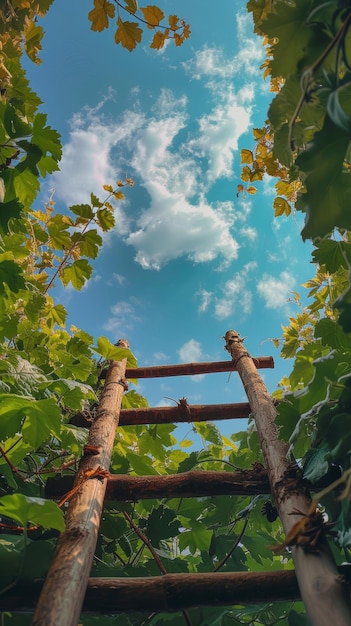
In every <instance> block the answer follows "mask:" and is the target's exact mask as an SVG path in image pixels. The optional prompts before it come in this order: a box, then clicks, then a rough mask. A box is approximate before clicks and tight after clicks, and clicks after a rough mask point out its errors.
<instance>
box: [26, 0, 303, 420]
mask: <svg viewBox="0 0 351 626" xmlns="http://www.w3.org/2000/svg"><path fill="white" fill-rule="evenodd" d="M157 4H158V5H159V6H160V7H161V8H163V9H164V11H165V13H166V14H167V13H177V15H178V16H180V17H183V18H184V19H185V20H186V21H187V22H189V23H190V27H191V31H192V34H191V37H190V39H189V40H187V41H186V42H185V44H184V45H183V46H182V47H181V48H175V46H174V45H173V44H172V42H171V43H170V44H169V45H168V46H167V47H166V48H165V49H164V50H163V51H161V52H156V51H154V50H150V49H149V48H148V37H149V33H148V32H146V33H145V35H144V42H143V43H142V44H141V45H139V47H138V48H137V49H136V50H135V51H134V52H133V53H130V52H128V51H126V50H124V49H122V48H121V47H120V46H116V44H115V43H114V39H113V32H112V30H111V29H110V30H109V31H104V32H103V33H93V32H91V31H90V29H89V22H88V19H87V14H88V12H89V10H90V9H91V8H92V6H90V3H89V2H86V0H84V1H83V0H76V1H75V2H74V3H72V2H71V1H69V0H60V2H58V1H56V2H54V4H53V7H52V8H51V9H50V11H49V14H48V15H47V17H46V18H45V19H44V21H43V26H44V29H45V31H46V36H45V38H44V44H43V48H44V50H43V53H42V55H41V57H42V59H43V63H42V65H41V66H39V67H34V66H33V65H29V64H27V67H28V74H29V78H30V80H31V83H32V87H33V89H35V91H37V93H38V94H39V96H40V97H41V99H42V100H43V102H44V105H43V107H42V110H43V111H45V112H46V113H47V114H48V119H49V123H50V124H51V126H53V127H54V128H56V129H57V130H58V131H59V132H60V133H61V136H62V141H63V146H64V152H63V154H64V156H63V160H62V163H61V171H60V172H59V173H55V174H54V175H53V176H52V178H51V179H50V180H48V181H47V183H45V185H44V188H43V193H42V195H41V197H40V198H39V200H38V201H37V204H38V206H39V205H40V203H41V202H43V201H44V200H45V199H47V198H48V196H49V194H50V190H51V189H53V188H54V189H55V194H54V199H55V200H56V202H57V207H58V209H59V210H64V207H65V206H69V205H70V204H77V203H80V202H86V201H89V197H90V192H94V193H95V194H96V195H98V196H99V197H100V198H101V199H103V198H104V197H105V192H104V191H103V190H102V185H103V184H105V183H106V184H112V185H113V184H114V183H115V181H116V180H117V179H121V178H122V179H123V178H125V176H130V177H131V178H133V179H134V181H135V185H134V187H133V188H130V189H128V190H127V191H126V199H125V200H123V201H122V202H121V203H119V204H118V206H117V208H116V211H117V225H116V228H115V230H114V231H113V232H112V233H108V235H107V236H106V237H105V239H106V245H105V248H104V251H103V253H102V254H101V256H100V257H99V258H98V259H97V261H96V262H95V263H94V273H93V277H92V280H91V281H90V283H89V285H88V286H87V287H86V288H85V289H83V291H82V292H79V293H76V292H74V291H73V290H71V289H67V290H65V292H62V291H61V290H60V289H58V290H57V292H56V294H57V297H58V298H60V300H61V301H63V303H64V304H65V305H66V307H67V309H68V311H69V324H70V323H74V324H75V325H76V326H78V327H81V328H83V329H84V330H86V331H88V332H90V333H91V334H92V335H93V336H94V337H98V336H99V335H105V336H107V337H109V339H111V341H113V342H114V341H116V340H117V339H118V338H120V337H126V338H128V340H129V341H130V343H131V347H132V350H133V352H134V353H135V354H136V356H137V358H138V361H139V364H140V365H154V364H157V363H159V364H169V363H179V362H188V361H214V360H225V359H226V358H227V356H228V355H227V353H225V352H224V350H223V345H224V342H223V339H222V337H223V335H224V334H225V332H226V331H227V330H228V329H229V328H235V329H236V330H238V331H239V332H240V334H241V335H242V336H247V337H248V338H247V340H246V342H245V345H246V347H247V349H248V350H249V351H250V352H251V354H252V355H253V356H260V355H272V356H274V359H275V363H276V367H275V369H274V370H261V374H262V375H263V376H264V379H265V381H266V384H267V386H268V388H269V390H270V391H273V390H274V389H275V388H276V385H277V383H278V382H279V380H280V379H281V377H282V376H283V375H287V374H289V371H290V368H291V363H289V362H286V361H282V360H281V359H280V358H279V350H277V349H276V348H274V346H273V343H272V342H271V341H269V338H273V337H280V336H281V325H282V324H283V325H286V324H287V323H288V316H289V315H295V314H296V313H297V308H296V305H295V304H293V303H291V302H289V299H291V298H292V297H293V296H292V293H291V292H292V291H300V292H303V291H304V290H303V289H302V288H301V287H300V285H301V283H303V282H304V281H306V280H307V279H308V278H310V277H311V276H312V275H313V266H311V265H310V264H309V255H310V246H309V244H303V243H302V241H301V238H300V235H299V232H300V229H301V225H302V224H301V218H300V216H296V217H294V216H293V217H290V218H289V219H287V218H283V219H282V218H280V219H278V220H277V219H274V217H273V209H272V201H273V198H274V181H272V180H267V181H263V183H261V184H260V186H259V190H258V193H257V194H256V196H241V197H240V198H237V197H236V188H237V184H238V183H239V182H240V169H241V167H240V149H241V148H243V147H245V148H251V147H252V146H253V139H252V134H251V130H252V128H253V127H260V126H262V125H263V123H264V121H265V119H266V115H267V109H268V105H269V102H270V100H271V97H272V94H271V93H270V92H269V85H268V84H267V83H264V82H263V79H262V71H261V70H260V69H259V67H260V64H261V63H262V61H263V59H264V51H263V48H262V46H261V42H260V40H259V39H258V38H257V37H256V36H255V35H253V31H252V24H251V19H250V16H249V15H248V14H247V13H246V10H245V3H243V2H238V1H235V0H231V1H230V0H221V2H219V3H216V6H215V8H214V3H213V2H209V1H208V0H202V1H201V2H200V1H199V0H193V1H192V2H191V3H190V2H186V1H185V0H177V2H171V1H170V0H168V1H164V2H163V1H162V2H161V1H160V2H158V3H157ZM91 5H92V3H91ZM138 390H139V391H140V393H143V394H144V395H145V396H146V397H147V398H148V400H149V403H150V405H165V404H169V403H170V401H169V400H166V399H165V396H168V397H171V398H175V399H179V398H180V397H182V396H186V397H187V399H188V402H189V403H193V404H200V403H206V404H214V403H219V402H240V401H245V399H246V398H245V397H244V393H243V389H242V386H241V384H240V382H239V381H238V377H237V374H233V375H232V376H231V377H230V380H229V381H228V375H227V374H215V375H208V376H202V377H196V378H195V377H192V378H183V377H180V378H172V379H170V378H169V379H164V380H162V379H159V380H155V381H144V382H143V381H140V383H139V387H138ZM231 428H232V429H233V427H231ZM234 428H235V427H234ZM225 430H226V432H228V426H226V427H225Z"/></svg>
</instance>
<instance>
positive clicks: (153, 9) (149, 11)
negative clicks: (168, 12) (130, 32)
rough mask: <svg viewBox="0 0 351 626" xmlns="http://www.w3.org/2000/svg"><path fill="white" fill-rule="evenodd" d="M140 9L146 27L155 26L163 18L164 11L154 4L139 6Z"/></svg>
mask: <svg viewBox="0 0 351 626" xmlns="http://www.w3.org/2000/svg"><path fill="white" fill-rule="evenodd" d="M140 11H141V12H142V13H143V15H144V20H145V21H146V22H147V25H148V28H155V26H158V25H159V23H160V22H161V21H162V20H163V19H164V16H165V14H164V12H163V11H161V9H160V8H159V7H157V6H155V5H154V4H149V5H148V6H146V7H140Z"/></svg>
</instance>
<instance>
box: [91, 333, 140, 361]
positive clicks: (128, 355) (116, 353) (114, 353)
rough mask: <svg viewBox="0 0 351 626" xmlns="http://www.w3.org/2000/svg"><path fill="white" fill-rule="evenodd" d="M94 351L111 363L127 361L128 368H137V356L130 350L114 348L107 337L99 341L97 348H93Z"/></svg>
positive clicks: (100, 338)
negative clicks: (112, 361)
mask: <svg viewBox="0 0 351 626" xmlns="http://www.w3.org/2000/svg"><path fill="white" fill-rule="evenodd" d="M93 350H95V352H97V353H98V354H100V355H101V356H102V357H104V359H106V360H108V361H111V360H114V361H121V360H122V359H127V366H128V367H136V360H135V356H134V355H133V354H132V352H131V351H130V350H129V349H128V348H121V347H120V346H114V345H113V344H112V343H111V341H109V339H107V337H104V336H101V337H99V338H98V340H97V347H95V346H93Z"/></svg>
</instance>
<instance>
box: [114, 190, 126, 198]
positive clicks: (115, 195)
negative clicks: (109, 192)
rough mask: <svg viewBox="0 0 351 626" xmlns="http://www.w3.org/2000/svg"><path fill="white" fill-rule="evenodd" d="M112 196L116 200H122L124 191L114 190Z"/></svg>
mask: <svg viewBox="0 0 351 626" xmlns="http://www.w3.org/2000/svg"><path fill="white" fill-rule="evenodd" d="M113 197H114V198H115V199H116V200H123V198H124V193H123V191H114V192H113Z"/></svg>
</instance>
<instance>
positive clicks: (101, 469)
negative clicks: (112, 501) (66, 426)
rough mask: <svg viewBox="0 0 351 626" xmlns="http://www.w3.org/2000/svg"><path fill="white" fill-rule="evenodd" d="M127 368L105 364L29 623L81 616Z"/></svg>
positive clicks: (63, 622)
mask: <svg viewBox="0 0 351 626" xmlns="http://www.w3.org/2000/svg"><path fill="white" fill-rule="evenodd" d="M126 347H127V346H126ZM125 369H126V359H123V361H111V363H110V366H109V368H108V371H107V376H106V382H105V385H104V388H103V390H102V394H101V398H100V402H99V406H98V410H97V414H96V418H95V420H94V423H93V425H92V427H91V429H90V432H89V440H88V444H87V445H86V446H85V450H84V452H85V454H84V456H83V457H82V459H81V461H80V464H79V469H78V472H77V475H76V479H75V485H77V486H78V485H81V486H80V488H79V489H78V490H77V492H76V493H75V494H74V495H72V498H71V499H70V502H69V506H68V510H67V513H66V530H65V531H64V532H63V533H62V534H61V535H60V537H59V540H58V544H57V548H56V551H55V554H54V558H53V561H52V564H51V566H50V569H49V572H48V575H47V578H46V581H45V583H44V586H43V589H42V593H41V594H40V598H39V602H38V605H37V608H36V611H35V614H34V619H33V622H32V625H33V626H76V625H77V623H78V621H79V616H80V613H81V609H82V605H83V600H84V596H85V592H86V587H87V584H88V579H89V575H90V570H91V565H92V561H93V557H94V552H95V547H96V542H97V538H98V531H99V526H100V519H101V513H102V509H103V503H104V498H105V491H106V484H107V478H106V475H107V473H108V470H109V467H110V461H111V454H112V449H113V444H114V438H115V431H116V426H117V425H118V419H119V413H120V406H121V401H122V396H123V392H124V387H123V384H124V380H125V378H124V376H125ZM94 472H95V475H94ZM104 473H105V477H104ZM89 476H91V477H90V478H89Z"/></svg>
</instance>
